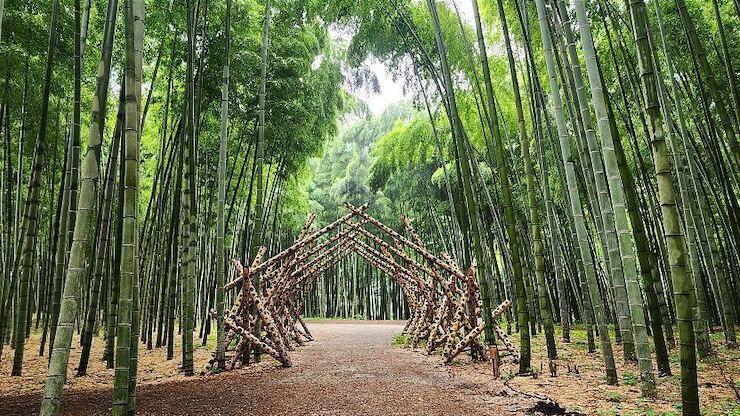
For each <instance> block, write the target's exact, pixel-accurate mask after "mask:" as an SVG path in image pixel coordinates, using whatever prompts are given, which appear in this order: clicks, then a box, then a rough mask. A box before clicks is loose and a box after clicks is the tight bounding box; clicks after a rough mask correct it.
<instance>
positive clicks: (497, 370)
mask: <svg viewBox="0 0 740 416" xmlns="http://www.w3.org/2000/svg"><path fill="white" fill-rule="evenodd" d="M488 356H489V357H490V358H491V369H492V370H493V378H494V379H498V378H499V377H501V367H500V365H501V360H500V358H499V356H498V347H497V346H495V345H489V346H488Z"/></svg>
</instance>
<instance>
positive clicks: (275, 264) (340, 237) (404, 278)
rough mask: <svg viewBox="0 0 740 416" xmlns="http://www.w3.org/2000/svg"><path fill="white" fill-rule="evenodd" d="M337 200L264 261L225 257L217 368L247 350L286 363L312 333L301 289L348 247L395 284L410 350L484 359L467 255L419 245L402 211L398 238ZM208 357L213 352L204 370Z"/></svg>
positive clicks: (241, 360)
mask: <svg viewBox="0 0 740 416" xmlns="http://www.w3.org/2000/svg"><path fill="white" fill-rule="evenodd" d="M345 206H346V207H347V209H348V210H349V213H347V214H346V215H344V216H343V217H340V218H338V219H337V220H336V221H334V222H333V223H331V224H329V225H327V226H325V227H323V228H321V229H319V230H313V229H312V227H311V226H312V224H313V221H314V219H315V215H313V214H311V215H309V218H308V220H307V221H306V224H305V225H304V226H303V228H302V230H301V232H300V234H299V235H298V238H297V239H296V241H295V243H294V244H293V245H292V246H290V247H288V248H287V249H285V250H283V251H281V252H280V253H278V254H276V255H275V256H273V257H271V258H269V259H267V260H264V255H265V251H266V249H265V248H264V247H262V248H261V249H260V250H259V252H258V253H257V255H256V256H255V258H254V259H253V260H252V263H251V265H250V266H249V267H244V265H242V264H241V263H240V262H239V261H238V260H236V259H235V260H233V266H234V269H235V271H236V276H237V277H236V279H234V280H233V281H231V282H229V283H228V284H227V285H226V286H225V290H227V291H229V290H238V295H237V296H236V298H235V302H234V305H233V306H232V307H231V309H230V310H228V311H226V312H225V314H224V315H225V316H224V325H225V328H226V330H227V334H226V338H225V343H226V345H227V346H229V345H233V344H234V343H236V346H235V348H233V349H230V350H229V351H228V353H229V354H232V355H230V357H228V356H227V359H226V364H225V368H226V369H227V370H230V369H233V368H235V367H241V366H244V365H248V364H249V359H250V358H249V357H250V355H251V354H250V352H252V351H254V350H255V349H259V350H260V351H261V352H263V353H266V354H269V355H270V356H272V357H273V358H274V359H276V360H277V361H278V362H280V363H281V364H282V366H284V367H290V366H291V359H290V355H289V352H290V351H293V350H294V348H295V347H296V346H301V345H304V344H305V343H306V342H308V341H312V340H313V336H312V335H311V332H310V331H309V330H308V327H307V326H306V324H305V322H304V321H303V320H302V319H301V316H300V313H299V311H300V310H301V309H302V306H303V303H304V302H305V300H306V297H307V293H308V290H309V289H310V287H311V285H312V284H313V283H314V282H315V280H316V278H317V277H318V276H319V275H320V274H321V273H322V272H323V271H325V270H327V269H328V268H330V267H332V266H334V265H335V264H336V263H338V262H339V261H340V260H341V259H343V258H344V257H347V256H348V255H350V254H353V253H354V254H358V255H360V256H361V257H363V258H364V259H365V260H367V262H368V263H370V264H372V265H373V266H374V267H377V268H378V269H379V270H381V271H383V272H384V273H386V274H387V275H388V276H389V277H390V278H392V279H393V280H395V281H396V282H397V283H398V284H399V286H400V287H401V289H402V291H403V294H404V297H405V299H406V302H407V304H408V306H409V309H410V311H411V318H410V319H409V320H408V322H407V323H406V326H405V328H404V334H406V335H408V336H410V337H411V343H412V347H413V348H414V349H415V350H418V349H419V346H420V344H422V341H423V340H425V341H426V345H425V346H424V348H423V351H424V352H426V353H427V354H432V353H433V352H435V351H436V350H437V349H442V357H443V358H444V361H445V362H446V363H450V362H451V361H452V360H453V359H454V358H455V357H456V356H457V355H458V354H460V353H461V352H463V351H469V352H470V354H471V356H472V358H473V359H474V360H485V359H487V356H486V350H485V349H484V348H483V345H482V343H481V341H480V339H479V337H480V335H481V334H482V333H483V330H484V329H485V322H484V321H483V319H482V315H481V311H482V308H481V306H480V288H479V286H478V282H477V280H476V269H477V267H476V264H475V261H473V264H472V265H471V267H470V269H468V270H467V272H463V271H462V270H461V269H460V268H459V267H458V266H457V265H456V264H455V262H454V261H453V260H452V258H451V257H450V256H449V255H447V254H446V253H442V254H441V255H440V256H435V255H434V254H432V253H431V252H430V251H429V250H427V248H426V246H425V245H424V243H423V242H422V241H421V239H420V238H419V236H418V234H417V233H416V231H415V230H414V228H413V226H412V225H411V222H410V221H409V219H408V218H406V217H403V218H402V220H403V224H404V228H405V230H406V235H407V236H408V237H406V236H403V235H401V234H399V233H397V232H396V231H394V230H393V229H391V228H390V227H388V226H387V225H385V224H383V223H382V222H380V221H378V220H377V219H375V218H373V217H372V216H370V215H368V214H367V213H366V212H365V211H366V210H367V204H366V205H362V206H360V207H355V206H353V205H352V204H350V203H345ZM366 228H370V229H371V230H374V232H372V231H370V230H368V229H366ZM417 259H418V260H417ZM257 277H259V279H258V281H259V284H258V287H255V285H254V283H253V281H255V280H256V279H255V278H257ZM510 305H511V303H510V302H509V301H508V300H506V301H504V303H502V304H501V305H499V306H498V307H497V308H496V309H495V310H494V311H493V312H492V318H493V319H492V321H493V322H495V321H497V320H498V319H497V318H498V317H500V316H501V314H503V312H504V311H505V310H506V309H507V308H509V307H510ZM211 314H215V312H213V311H211ZM258 325H259V327H258ZM257 328H259V330H257ZM494 330H495V332H496V334H497V335H498V338H500V339H501V341H502V342H503V344H504V347H505V348H506V349H507V350H508V351H509V354H510V355H511V356H512V358H513V359H514V361H518V355H517V353H516V351H515V349H514V348H513V346H512V344H511V342H510V341H509V339H508V338H507V337H506V334H505V333H504V332H503V331H502V330H501V328H500V327H498V325H495V327H494ZM237 340H238V342H236V341H237ZM214 362H215V354H214V358H213V359H211V362H210V363H209V364H208V369H209V370H210V369H211V368H213V365H214ZM495 367H497V366H495Z"/></svg>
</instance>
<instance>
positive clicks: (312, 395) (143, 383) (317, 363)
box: [0, 320, 740, 416]
mask: <svg viewBox="0 0 740 416" xmlns="http://www.w3.org/2000/svg"><path fill="white" fill-rule="evenodd" d="M307 324H308V325H309V328H310V329H311V331H312V332H313V333H314V335H315V338H316V341H314V342H311V343H309V344H308V345H307V346H305V347H301V348H298V349H296V351H295V352H293V353H292V354H293V357H294V361H295V363H294V366H293V367H292V368H289V369H283V368H276V367H275V366H276V363H275V362H274V361H273V360H271V359H266V360H264V361H263V362H262V363H261V364H259V365H257V366H252V367H249V368H244V369H240V370H237V371H233V372H228V373H224V374H219V375H209V376H195V377H190V378H186V377H184V376H183V375H182V374H180V373H179V371H178V368H177V366H178V363H179V359H178V358H179V357H177V354H179V353H180V349H179V345H178V346H177V348H176V350H175V354H176V359H175V360H172V361H167V360H166V359H165V349H159V350H157V349H155V350H153V351H146V349H144V348H142V349H141V356H142V358H141V361H140V367H139V380H140V382H139V386H140V387H139V389H138V390H137V399H138V400H137V401H138V411H139V413H140V414H171V415H181V414H198V415H204V414H250V415H289V414H307V415H356V414H370V415H395V414H399V415H401V414H403V415H411V414H428V415H458V414H466V415H488V414H490V415H494V414H495V415H501V414H536V413H534V410H533V409H536V408H537V405H538V402H541V400H542V399H544V398H546V397H547V398H551V399H554V400H556V401H557V402H558V403H560V404H561V405H562V406H563V407H565V408H567V410H568V411H572V412H581V413H584V414H594V415H629V414H634V415H647V414H654V415H660V414H664V415H669V414H678V410H677V408H676V405H677V404H680V397H679V391H680V389H679V377H678V376H676V375H674V376H672V377H667V378H661V379H659V381H658V383H659V384H658V392H659V398H658V399H657V400H654V401H646V400H642V399H641V398H640V392H639V386H638V385H635V383H634V381H635V380H634V375H635V374H637V368H636V366H635V365H632V364H628V365H624V363H623V362H622V360H621V355H619V354H621V349H620V348H619V347H617V348H616V350H615V354H617V357H620V359H618V360H617V361H618V367H619V368H618V371H619V374H620V385H619V386H607V385H605V384H604V379H603V372H602V371H601V362H600V360H599V357H598V355H597V354H588V353H587V351H586V350H587V348H586V342H585V333H583V331H579V330H574V331H573V332H572V339H573V342H572V343H571V344H568V345H563V344H559V345H558V347H559V354H560V360H559V367H558V370H559V371H558V373H559V374H558V376H557V377H550V375H549V373H548V369H547V357H546V354H545V353H544V352H543V345H542V344H543V340H544V339H543V338H544V337H542V336H538V337H536V338H534V340H533V348H534V354H533V362H532V364H533V366H534V367H535V369H537V370H539V369H540V366H544V368H543V370H544V371H542V372H541V374H539V376H538V377H537V378H534V379H533V378H531V377H527V378H523V377H513V375H512V374H511V373H512V372H513V371H515V370H516V366H514V365H513V364H511V363H509V362H506V363H505V364H504V366H503V368H502V380H495V381H493V380H491V379H490V368H489V367H488V366H487V365H485V364H473V363H470V362H469V361H468V359H467V358H463V356H461V358H460V359H459V360H456V361H455V362H454V363H453V364H452V365H449V366H443V365H440V360H439V357H427V356H425V355H423V354H421V353H417V352H413V351H409V350H406V349H402V348H397V347H394V346H392V345H391V343H392V341H393V339H394V336H395V335H396V334H398V333H400V331H401V329H402V328H403V323H402V322H368V321H332V320H327V321H316V320H310V321H308V322H307ZM513 340H514V341H515V342H516V341H517V339H516V336H514V337H513ZM712 340H713V344H714V345H715V346H716V349H717V355H716V357H715V358H713V359H710V360H706V361H703V362H700V363H699V366H700V368H699V382H700V395H701V399H702V405H703V408H704V410H705V412H704V414H706V415H732V416H735V415H738V414H740V402H738V401H736V399H735V395H734V392H733V390H732V389H731V388H730V387H729V384H728V383H737V382H738V381H740V351H737V350H735V351H731V350H727V349H726V348H725V347H723V346H722V345H721V342H720V341H721V334H715V335H714V336H713V338H712ZM96 341H97V340H96ZM101 344H102V343H100V342H96V343H94V348H93V357H99V356H100V355H101V350H100V348H101V347H102V345H101ZM73 345H79V343H78V342H77V343H73ZM27 348H28V352H29V354H28V357H29V360H28V361H27V362H26V363H25V365H24V375H23V376H22V377H12V378H11V377H10V376H9V374H10V366H11V364H12V360H9V359H7V357H9V356H11V355H10V354H9V349H6V351H5V352H4V354H3V355H4V359H3V362H2V363H0V415H16V414H17V415H30V414H34V413H35V412H36V411H37V409H38V406H39V403H40V401H41V399H40V397H41V396H40V395H41V389H42V387H43V381H44V377H45V374H46V359H45V358H40V357H37V354H34V355H36V357H34V358H33V359H30V358H31V356H32V354H31V353H37V351H38V337H37V336H32V338H31V340H30V342H29V343H28V345H27ZM211 350H212V345H210V343H209V345H206V346H205V347H200V348H198V349H197V350H196V354H195V361H196V369H197V370H201V369H203V368H204V367H205V364H206V362H207V361H208V359H209V358H210V351H211ZM79 352H80V350H79V348H75V349H74V350H73V352H72V355H71V357H70V374H71V375H73V374H74V371H72V369H73V367H74V366H75V365H76V364H77V361H78V360H79ZM677 360H678V357H677V353H676V351H673V352H672V365H673V368H675V369H676V370H677V369H678V362H677ZM569 366H570V368H571V372H568V367H569ZM575 367H578V372H577V373H576V372H575ZM112 374H113V371H112V370H107V369H105V365H104V363H103V362H101V361H99V360H91V364H90V372H89V375H88V376H86V377H81V378H76V377H73V376H72V377H70V380H69V381H68V386H67V388H66V391H65V397H64V406H63V409H62V410H63V413H64V414H69V415H87V414H107V413H108V410H109V405H110V397H111V388H112ZM709 380H712V381H711V382H710V381H709Z"/></svg>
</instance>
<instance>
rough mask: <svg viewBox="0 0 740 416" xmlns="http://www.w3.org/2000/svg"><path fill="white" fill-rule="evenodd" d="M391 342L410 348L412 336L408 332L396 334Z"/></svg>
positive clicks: (399, 346)
mask: <svg viewBox="0 0 740 416" xmlns="http://www.w3.org/2000/svg"><path fill="white" fill-rule="evenodd" d="M391 344H393V346H394V347H398V348H408V347H410V346H411V337H410V336H409V335H406V334H401V335H396V336H395V337H393V341H391Z"/></svg>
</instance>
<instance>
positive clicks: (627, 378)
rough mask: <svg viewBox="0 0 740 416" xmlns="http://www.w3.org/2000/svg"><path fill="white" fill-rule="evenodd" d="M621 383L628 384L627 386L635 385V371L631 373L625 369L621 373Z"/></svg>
mask: <svg viewBox="0 0 740 416" xmlns="http://www.w3.org/2000/svg"><path fill="white" fill-rule="evenodd" d="M622 383H624V384H626V385H628V386H636V385H637V376H636V375H635V373H631V372H629V371H626V372H625V373H624V374H622Z"/></svg>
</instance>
